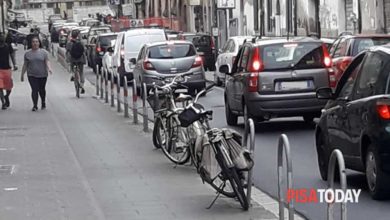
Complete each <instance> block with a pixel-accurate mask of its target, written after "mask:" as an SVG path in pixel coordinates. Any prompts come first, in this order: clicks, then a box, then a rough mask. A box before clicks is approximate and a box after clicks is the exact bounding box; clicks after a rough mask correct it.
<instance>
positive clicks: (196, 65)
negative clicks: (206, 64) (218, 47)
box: [191, 56, 203, 68]
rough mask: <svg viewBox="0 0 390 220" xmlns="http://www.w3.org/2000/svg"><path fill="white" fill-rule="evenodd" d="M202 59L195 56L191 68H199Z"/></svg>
mask: <svg viewBox="0 0 390 220" xmlns="http://www.w3.org/2000/svg"><path fill="white" fill-rule="evenodd" d="M202 63H203V62H202V57H200V56H196V57H195V61H194V63H193V64H192V67H191V68H194V67H200V66H202Z"/></svg>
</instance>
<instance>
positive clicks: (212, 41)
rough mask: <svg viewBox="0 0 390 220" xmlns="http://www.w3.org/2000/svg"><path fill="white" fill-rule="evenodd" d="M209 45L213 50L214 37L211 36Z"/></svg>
mask: <svg viewBox="0 0 390 220" xmlns="http://www.w3.org/2000/svg"><path fill="white" fill-rule="evenodd" d="M210 44H211V45H210V46H211V49H212V50H215V44H214V38H213V37H211V42H210Z"/></svg>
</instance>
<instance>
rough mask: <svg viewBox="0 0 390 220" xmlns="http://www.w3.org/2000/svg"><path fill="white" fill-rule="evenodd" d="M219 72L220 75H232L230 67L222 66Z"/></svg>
mask: <svg viewBox="0 0 390 220" xmlns="http://www.w3.org/2000/svg"><path fill="white" fill-rule="evenodd" d="M219 72H220V73H225V74H227V75H230V72H229V67H228V65H222V66H220V67H219Z"/></svg>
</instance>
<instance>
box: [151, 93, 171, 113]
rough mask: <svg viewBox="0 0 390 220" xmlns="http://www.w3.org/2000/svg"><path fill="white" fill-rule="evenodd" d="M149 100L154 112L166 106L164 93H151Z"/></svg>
mask: <svg viewBox="0 0 390 220" xmlns="http://www.w3.org/2000/svg"><path fill="white" fill-rule="evenodd" d="M147 101H148V103H149V105H150V107H151V108H152V109H153V111H154V112H157V111H158V110H161V109H163V108H165V107H166V105H165V95H164V94H154V93H153V94H151V95H149V96H148V98H147Z"/></svg>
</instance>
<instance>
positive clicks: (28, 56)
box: [21, 37, 52, 112]
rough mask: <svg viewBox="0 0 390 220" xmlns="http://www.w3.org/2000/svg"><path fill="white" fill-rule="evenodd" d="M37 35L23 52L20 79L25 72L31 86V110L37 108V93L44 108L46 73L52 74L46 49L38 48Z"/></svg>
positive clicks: (22, 78) (22, 79)
mask: <svg viewBox="0 0 390 220" xmlns="http://www.w3.org/2000/svg"><path fill="white" fill-rule="evenodd" d="M39 44H40V43H39V39H38V37H33V38H32V48H31V50H29V51H27V52H26V53H25V54H24V64H23V68H22V75H21V81H22V82H23V81H24V74H25V73H26V72H27V76H28V82H29V83H30V86H31V90H32V91H31V98H32V101H33V108H32V111H34V112H35V111H37V110H38V94H39V96H40V97H41V109H45V108H46V81H47V77H48V74H49V73H50V74H52V70H51V67H50V62H49V56H48V54H47V52H46V50H44V49H41V48H39V46H40V45H39Z"/></svg>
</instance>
